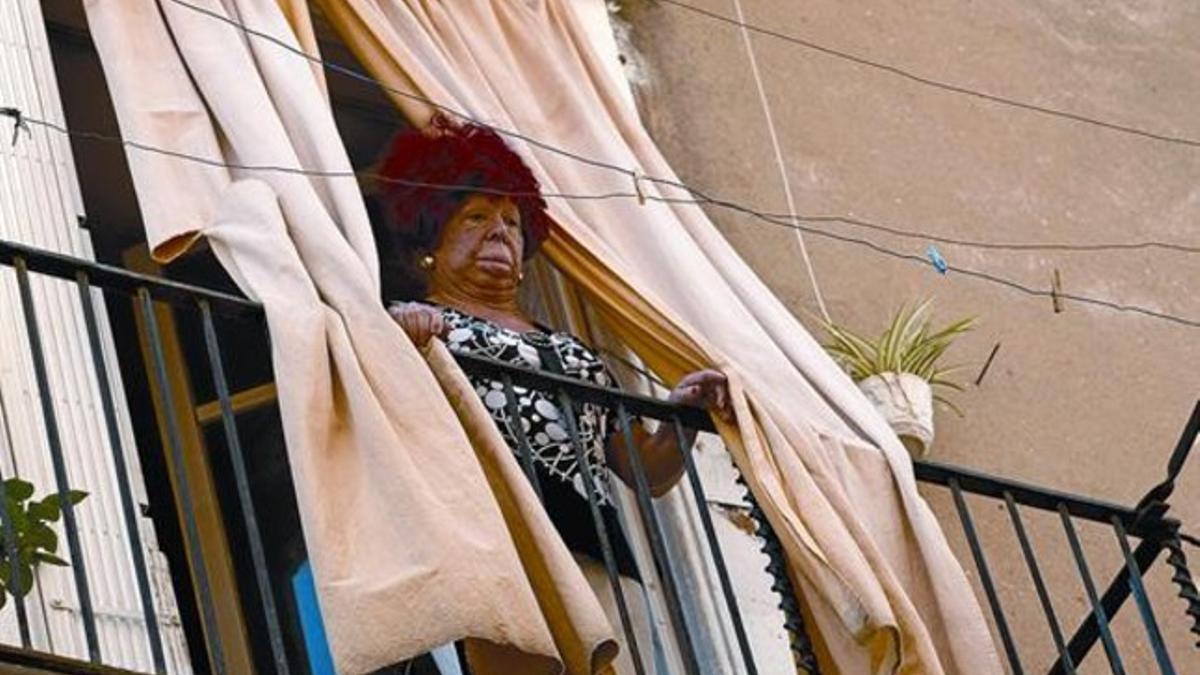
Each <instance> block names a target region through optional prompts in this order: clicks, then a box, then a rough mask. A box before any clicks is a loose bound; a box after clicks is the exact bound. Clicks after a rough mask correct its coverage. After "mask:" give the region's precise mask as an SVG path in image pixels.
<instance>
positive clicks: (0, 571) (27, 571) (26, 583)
mask: <svg viewBox="0 0 1200 675" xmlns="http://www.w3.org/2000/svg"><path fill="white" fill-rule="evenodd" d="M17 574H18V575H19V576H20V579H19V581H20V582H21V584H20V586H18V587H16V588H13V585H12V583H10V581H9V580H10V578H11V577H12V565H10V564H9V563H8V562H7V561H6V562H5V563H4V564H3V565H0V582H3V584H4V588H5V589H6V590H8V592H9V593H13V592H14V591H15V593H16V595H18V596H21V597H25V596H26V595H28V594H29V591H31V590H33V567H31V566H30V565H27V564H25V563H21V564H19V565H17Z"/></svg>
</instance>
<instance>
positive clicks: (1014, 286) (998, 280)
mask: <svg viewBox="0 0 1200 675" xmlns="http://www.w3.org/2000/svg"><path fill="white" fill-rule="evenodd" d="M24 119H25V121H26V122H27V123H29V124H32V125H35V126H39V127H44V128H46V129H49V130H53V131H56V132H58V133H64V134H67V135H68V136H72V137H77V138H84V139H89V140H95V141H104V142H110V143H114V144H118V145H123V146H126V147H131V148H135V149H137V150H141V151H143V152H150V153H155V154H160V155H165V156H168V157H173V158H176V159H181V160H185V161H193V162H197V163H200V164H204V165H207V166H219V167H225V168H230V169H239V170H245V171H275V172H282V173H287V174H296V175H306V176H316V177H331V176H332V177H353V176H354V175H356V174H355V173H353V172H346V171H314V170H307V169H301V168H297V167H283V166H276V165H248V164H234V163H230V162H223V161H220V160H215V159H209V158H205V157H199V156H196V155H191V154H188V153H185V152H179V151H175V150H169V149H166V148H159V147H157V146H153V145H149V144H146V143H139V142H137V141H130V140H127V139H124V138H120V137H118V136H110V135H107V134H101V133H98V132H92V131H75V130H72V129H69V128H66V127H63V126H61V125H58V124H55V123H53V122H47V121H45V120H41V119H37V118H33V117H25V118H24ZM391 180H394V181H395V182H398V183H402V184H415V185H418V186H421V187H428V188H431V189H441V190H455V191H477V190H478V189H477V188H476V187H475V186H472V185H450V184H439V183H422V182H417V181H405V180H400V179H391ZM487 193H488V194H494V195H499V196H523V193H516V192H506V191H503V190H489V191H487ZM546 196H547V197H550V198H558V199H597V200H601V199H605V200H606V199H638V198H644V199H646V200H648V201H656V202H661V203H665V204H679V203H684V204H692V205H702V204H711V205H714V206H718V207H722V208H726V209H729V210H732V211H735V212H738V213H742V214H745V215H747V216H750V217H752V218H755V219H757V220H761V221H763V222H766V223H771V224H773V225H778V226H783V227H797V228H802V229H803V230H804V232H806V233H810V234H812V235H814V236H818V237H824V238H827V239H833V240H836V241H840V242H843V243H848V244H854V245H857V246H862V247H864V248H868V249H870V250H873V251H875V252H876V253H879V254H882V255H886V256H889V257H892V258H896V259H899V260H907V261H909V262H913V263H918V264H921V265H924V266H929V267H934V265H933V263H932V262H930V261H929V260H927V259H925V258H922V257H921V256H918V255H915V254H910V253H903V252H900V251H895V250H892V249H890V248H888V247H886V246H883V245H881V244H878V243H876V242H873V241H870V240H868V239H860V238H858V237H851V236H848V235H844V234H840V233H836V232H830V231H828V230H822V229H818V228H815V227H810V226H807V225H801V224H799V223H791V222H787V221H785V220H781V219H779V218H776V217H773V216H771V215H770V214H767V213H763V212H761V211H757V210H755V209H752V208H750V207H748V206H743V205H741V204H738V203H736V202H731V201H728V200H714V199H703V200H702V199H681V198H672V197H661V196H658V195H638V194H636V193H610V194H595V195H572V194H566V193H551V194H549V195H546ZM946 269H947V271H948V272H955V273H957V274H962V275H964V276H968V277H972V278H975V279H980V280H983V281H987V282H990V283H994V284H998V285H1000V286H1004V287H1007V288H1009V289H1011V290H1015V291H1019V292H1021V293H1024V294H1026V295H1029V296H1034V297H1046V298H1052V297H1054V295H1055V294H1054V293H1052V292H1051V291H1046V290H1041V289H1037V288H1032V287H1030V286H1026V285H1024V284H1021V283H1019V282H1016V281H1013V280H1011V279H1006V278H1004V277H1001V276H997V275H994V274H991V273H989V272H983V271H979V270H973V269H970V268H965V267H959V266H956V265H947V268H946ZM1057 296H1058V297H1059V298H1061V299H1064V300H1073V301H1075V302H1078V303H1081V304H1087V305H1093V306H1097V307H1104V308H1107V309H1111V310H1114V311H1117V312H1126V313H1134V314H1141V315H1143V316H1147V317H1151V318H1155V319H1160V320H1163V321H1168V322H1171V323H1174V324H1178V325H1181V326H1186V327H1189V328H1200V320H1196V319H1190V318H1187V317H1181V316H1176V315H1174V314H1169V313H1166V312H1160V311H1157V310H1153V309H1149V308H1146V307H1141V306H1139V305H1128V304H1123V303H1118V302H1113V301H1110V300H1104V299H1101V298H1092V297H1089V296H1084V295H1077V294H1073V293H1061V292H1060V293H1057Z"/></svg>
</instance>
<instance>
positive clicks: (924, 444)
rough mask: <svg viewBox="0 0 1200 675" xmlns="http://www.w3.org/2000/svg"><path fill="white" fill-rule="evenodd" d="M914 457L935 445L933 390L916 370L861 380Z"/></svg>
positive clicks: (860, 384)
mask: <svg viewBox="0 0 1200 675" xmlns="http://www.w3.org/2000/svg"><path fill="white" fill-rule="evenodd" d="M858 388H859V389H861V390H862V392H863V393H864V394H866V395H867V398H868V399H870V400H871V403H874V404H875V408H876V409H878V410H879V412H880V413H881V414H882V415H883V417H884V419H886V420H887V422H888V424H889V425H891V427H892V430H893V431H895V432H896V435H897V436H899V437H900V441H901V442H902V443H904V447H906V448H908V451H909V453H911V454H912V456H913V457H916V458H918V459H919V458H922V457H925V456H926V455H928V454H929V448H930V446H931V445H933V389H932V388H931V387H930V386H929V382H927V381H925V380H924V379H923V378H921V377H918V376H917V375H913V374H912V373H883V374H880V375H872V376H871V377H868V378H867V379H865V380H862V381H861V382H859V383H858Z"/></svg>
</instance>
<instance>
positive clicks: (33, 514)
mask: <svg viewBox="0 0 1200 675" xmlns="http://www.w3.org/2000/svg"><path fill="white" fill-rule="evenodd" d="M28 514H29V517H30V518H33V519H34V520H44V521H49V522H51V523H54V522H58V519H59V517H61V516H62V511H61V510H60V509H59V508H58V500H57V499H55V500H54V501H53V502H51V501H50V497H47V498H45V499H43V500H42V501H40V502H29V510H28Z"/></svg>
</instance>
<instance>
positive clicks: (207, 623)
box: [137, 287, 228, 675]
mask: <svg viewBox="0 0 1200 675" xmlns="http://www.w3.org/2000/svg"><path fill="white" fill-rule="evenodd" d="M137 296H138V300H139V301H140V303H139V307H140V310H141V314H142V318H143V320H144V330H145V335H144V337H145V338H146V342H147V344H148V345H149V347H150V353H151V356H152V360H153V362H154V377H155V381H156V383H157V385H158V392H159V394H158V399H159V400H158V404H159V405H160V406H161V407H162V411H163V419H164V420H165V423H166V427H167V443H168V446H169V447H168V451H169V452H170V453H171V461H170V462H168V464H170V467H171V473H172V475H173V477H174V479H175V485H176V488H177V489H178V490H179V502H180V507H181V510H182V511H183V524H184V536H185V537H186V539H187V546H186V555H187V558H188V564H189V567H190V568H191V570H192V573H193V574H194V575H195V579H196V595H197V596H199V597H198V599H199V601H200V617H201V620H202V621H203V624H204V633H205V634H204V636H203V637H205V638H207V641H208V642H207V644H208V648H209V653H210V654H211V656H212V668H213V672H214V673H216V675H225V673H226V672H227V670H228V666H227V664H226V663H225V649H224V645H223V643H222V640H221V628H220V626H219V625H218V624H217V610H216V607H215V606H214V603H213V597H212V584H211V583H210V581H209V579H208V568H207V566H206V561H205V560H204V556H203V553H202V550H203V549H202V548H201V541H200V527H199V524H198V523H197V522H196V513H195V511H194V510H193V508H192V505H193V500H192V487H191V481H190V480H189V479H188V475H187V467H186V466H185V465H184V456H183V438H182V436H181V434H180V429H179V421H178V420H177V419H176V417H175V400H174V398H175V397H174V396H173V395H172V394H171V382H170V379H169V378H168V377H167V360H166V355H165V354H164V353H163V345H162V336H161V335H160V333H159V330H158V319H157V317H155V314H154V301H153V300H152V299H151V297H150V292H149V291H148V290H146V288H145V287H142V288H139V289H138V290H137Z"/></svg>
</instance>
